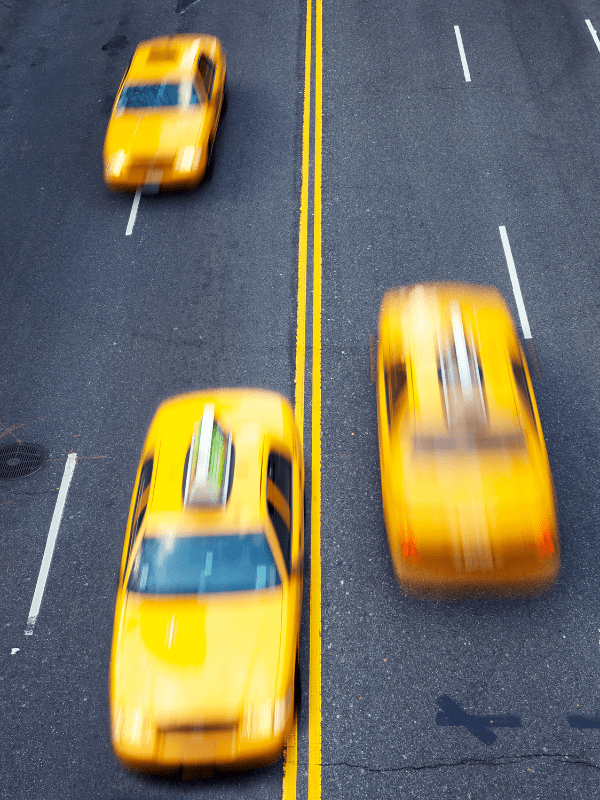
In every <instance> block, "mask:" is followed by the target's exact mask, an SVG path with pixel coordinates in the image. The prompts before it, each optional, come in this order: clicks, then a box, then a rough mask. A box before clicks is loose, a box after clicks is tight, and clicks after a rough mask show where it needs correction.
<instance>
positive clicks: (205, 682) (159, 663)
mask: <svg viewBox="0 0 600 800" xmlns="http://www.w3.org/2000/svg"><path fill="white" fill-rule="evenodd" d="M282 597H283V594H282V588H281V586H277V587H274V588H271V589H266V590H261V591H256V592H238V593H229V594H223V595H219V594H216V595H199V596H196V595H195V596H194V597H192V598H190V597H187V596H183V597H177V598H174V597H168V598H157V597H156V596H154V597H148V596H145V595H142V594H133V593H130V594H129V596H128V598H127V604H126V608H125V611H124V614H123V619H122V624H121V631H120V643H119V645H120V646H119V647H118V650H117V653H116V659H117V661H116V668H115V670H114V680H115V685H114V686H113V692H114V698H115V701H116V702H121V703H125V704H127V705H129V706H136V707H141V708H144V709H146V710H147V711H148V712H149V713H150V714H152V716H153V717H154V719H155V721H156V724H157V725H158V726H160V725H161V724H165V725H184V724H186V723H188V724H190V723H192V722H194V721H197V720H198V719H201V720H209V721H210V720H213V721H231V722H235V721H236V720H237V719H238V718H239V715H240V713H241V709H242V707H243V705H244V704H245V703H248V702H252V701H253V699H254V698H256V699H258V700H261V699H264V698H265V697H272V696H273V695H274V693H275V688H276V682H277V672H278V666H279V650H280V641H281V614H282Z"/></svg>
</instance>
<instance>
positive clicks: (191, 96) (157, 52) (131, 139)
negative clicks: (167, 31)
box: [104, 34, 226, 190]
mask: <svg viewBox="0 0 600 800" xmlns="http://www.w3.org/2000/svg"><path fill="white" fill-rule="evenodd" d="M225 71H226V59H225V53H224V51H223V48H222V46H221V43H220V42H219V40H218V39H216V38H215V37H214V36H200V35H198V34H180V35H177V36H170V37H163V38H158V39H150V40H148V41H146V42H141V43H140V44H139V45H138V46H137V49H136V51H135V53H134V55H133V58H132V60H131V63H130V65H129V68H128V70H127V72H126V73H125V76H124V77H123V80H122V81H121V86H120V87H119V91H118V93H117V97H116V99H115V103H114V105H113V109H112V113H111V118H110V121H109V123H108V129H107V131H106V139H105V142H104V179H105V181H106V183H107V185H108V186H110V187H111V188H113V189H123V190H135V189H137V188H138V187H139V186H146V187H148V188H150V187H152V188H155V189H156V188H163V189H175V188H189V187H193V186H196V185H197V184H198V183H199V182H200V181H201V180H202V177H203V176H204V173H205V171H206V167H207V165H208V160H209V158H210V153H211V150H212V146H213V143H214V140H215V136H216V133H217V126H218V124H219V117H220V114H221V108H222V103H223V97H224V91H225Z"/></svg>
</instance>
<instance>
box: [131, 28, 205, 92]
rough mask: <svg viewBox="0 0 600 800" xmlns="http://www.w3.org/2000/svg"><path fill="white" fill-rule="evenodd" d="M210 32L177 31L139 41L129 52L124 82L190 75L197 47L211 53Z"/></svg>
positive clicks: (197, 53)
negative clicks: (129, 62) (130, 59)
mask: <svg viewBox="0 0 600 800" xmlns="http://www.w3.org/2000/svg"><path fill="white" fill-rule="evenodd" d="M217 43H218V40H217V39H216V38H215V37H214V36H205V35H197V34H179V35H177V36H162V37H158V38H156V39H148V40H146V41H144V42H140V43H139V44H138V46H137V48H136V51H135V53H134V54H133V59H132V61H131V66H130V67H129V71H128V73H127V83H128V84H130V83H153V82H156V81H161V82H162V81H165V80H169V79H170V80H173V81H179V80H182V79H184V78H190V77H191V75H192V74H193V72H194V68H195V66H196V63H197V60H198V57H199V54H200V52H201V51H205V52H207V53H212V51H213V50H214V49H215V48H216V46H217Z"/></svg>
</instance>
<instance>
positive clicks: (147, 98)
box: [118, 82, 200, 108]
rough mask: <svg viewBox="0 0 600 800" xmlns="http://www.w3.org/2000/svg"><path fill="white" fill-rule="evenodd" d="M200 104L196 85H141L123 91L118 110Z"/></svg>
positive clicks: (188, 83) (127, 87) (128, 87)
mask: <svg viewBox="0 0 600 800" xmlns="http://www.w3.org/2000/svg"><path fill="white" fill-rule="evenodd" d="M199 103H200V100H199V98H198V94H197V93H196V89H195V88H194V84H193V83H190V82H185V83H181V84H179V83H159V84H140V85H137V86H126V87H125V88H124V89H123V91H122V92H121V96H120V97H119V103H118V108H162V107H165V106H181V105H184V106H187V105H198V104H199Z"/></svg>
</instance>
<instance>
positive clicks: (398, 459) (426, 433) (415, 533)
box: [377, 283, 560, 596]
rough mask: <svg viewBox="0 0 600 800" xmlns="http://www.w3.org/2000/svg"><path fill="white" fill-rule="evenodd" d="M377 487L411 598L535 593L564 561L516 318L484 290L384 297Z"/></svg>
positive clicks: (417, 289)
mask: <svg viewBox="0 0 600 800" xmlns="http://www.w3.org/2000/svg"><path fill="white" fill-rule="evenodd" d="M377 373H378V374H377V411H378V428H379V453H380V465H381V486H382V499H383V510H384V517H385V525H386V531H387V537H388V544H389V548H390V554H391V557H392V563H393V566H394V570H395V573H396V577H397V579H398V581H399V583H400V585H401V587H402V588H403V589H405V590H406V591H408V592H414V593H425V594H432V595H446V596H456V595H459V594H462V593H463V592H466V593H476V594H480V595H490V594H491V595H506V594H516V595H519V594H527V593H530V592H535V591H540V590H543V589H546V588H548V587H549V586H551V585H552V583H553V582H554V581H555V580H556V577H557V574H558V571H559V566H560V552H559V539H558V530H557V523H556V512H555V503H554V488H553V484H552V476H551V472H550V466H549V463H548V457H547V453H546V446H545V443H544V437H543V434H542V428H541V424H540V419H539V415H538V410H537V405H536V402H535V397H534V393H533V388H532V385H531V378H530V376H529V371H528V368H527V361H526V358H525V355H524V353H523V350H522V348H521V345H520V343H519V340H518V337H517V334H516V331H515V328H514V324H513V321H512V318H511V315H510V312H509V310H508V308H507V306H506V304H505V302H504V300H503V299H502V296H501V295H500V293H499V292H498V291H497V290H495V289H493V288H491V287H485V286H474V285H469V284H460V283H437V284H436V283H431V284H419V285H415V286H410V287H398V288H396V289H391V290H389V291H388V292H386V294H385V296H384V298H383V300H382V303H381V308H380V313H379V335H378V367H377Z"/></svg>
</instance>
